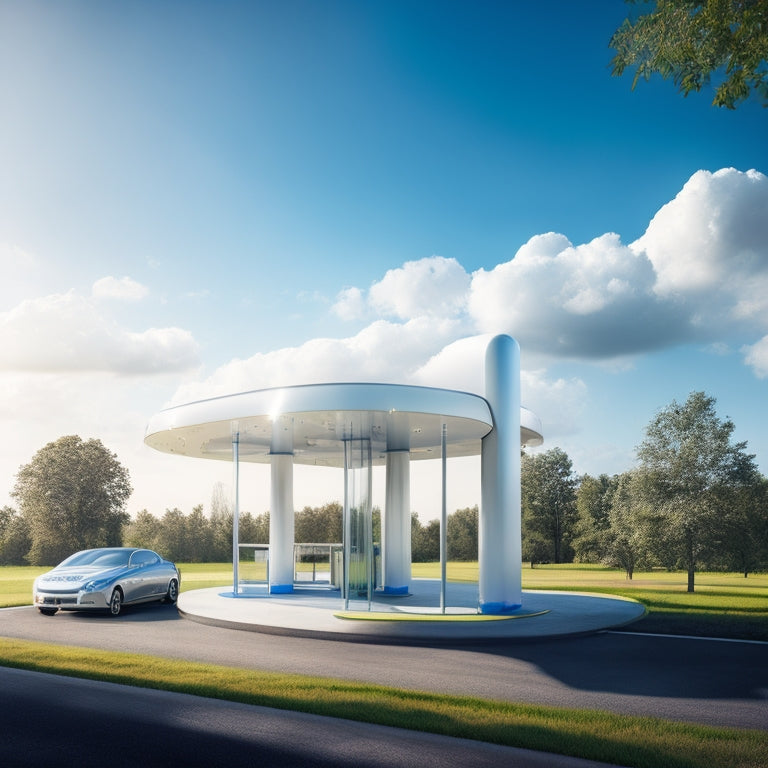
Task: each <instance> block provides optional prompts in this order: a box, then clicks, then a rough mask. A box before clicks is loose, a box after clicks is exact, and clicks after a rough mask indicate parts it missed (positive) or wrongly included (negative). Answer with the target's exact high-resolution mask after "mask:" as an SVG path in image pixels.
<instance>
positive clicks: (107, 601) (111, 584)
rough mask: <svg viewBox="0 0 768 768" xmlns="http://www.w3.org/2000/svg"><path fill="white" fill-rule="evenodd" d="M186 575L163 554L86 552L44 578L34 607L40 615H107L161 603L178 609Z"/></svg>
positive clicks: (107, 550) (34, 594)
mask: <svg viewBox="0 0 768 768" xmlns="http://www.w3.org/2000/svg"><path fill="white" fill-rule="evenodd" d="M180 583H181V574H180V573H179V569H178V568H177V567H176V566H175V565H174V563H171V562H169V561H168V560H163V558H162V557H160V555H158V554H157V552H153V551H152V550H150V549H139V548H134V547H107V548H103V549H86V550H83V551H82V552H76V553H75V554H74V555H70V557H68V558H67V559H66V560H64V561H63V562H62V563H59V565H57V566H56V567H55V568H54V569H53V570H52V571H48V572H47V573H44V574H42V575H41V576H38V577H37V578H36V579H35V583H34V585H33V587H32V601H33V603H34V604H35V605H36V606H37V608H38V610H39V611H40V613H42V614H45V615H46V616H52V615H53V614H54V613H56V611H58V610H62V611H86V610H107V611H109V612H110V613H111V614H112V615H113V616H117V615H118V614H119V613H120V611H121V609H122V607H123V606H124V605H135V604H136V603H147V602H150V601H153V600H161V601H165V602H169V603H175V602H176V600H177V598H178V596H179V584H180Z"/></svg>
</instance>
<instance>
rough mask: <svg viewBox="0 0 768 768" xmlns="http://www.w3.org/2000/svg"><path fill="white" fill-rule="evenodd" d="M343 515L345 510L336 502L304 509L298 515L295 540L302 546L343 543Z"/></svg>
mask: <svg viewBox="0 0 768 768" xmlns="http://www.w3.org/2000/svg"><path fill="white" fill-rule="evenodd" d="M343 515H344V510H343V508H342V506H341V504H339V503H338V502H336V501H333V502H331V503H329V504H324V505H323V506H322V507H304V509H302V510H301V511H300V512H297V513H296V521H295V527H294V536H295V540H296V541H297V542H299V543H302V544H303V543H307V544H311V543H328V544H332V543H336V542H339V541H341V539H342V525H343V520H342V518H343ZM375 540H376V537H375V535H374V541H375Z"/></svg>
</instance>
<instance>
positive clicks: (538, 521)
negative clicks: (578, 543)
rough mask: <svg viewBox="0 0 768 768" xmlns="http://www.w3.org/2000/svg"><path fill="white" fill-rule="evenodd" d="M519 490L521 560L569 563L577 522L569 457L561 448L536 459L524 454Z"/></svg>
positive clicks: (542, 454)
mask: <svg viewBox="0 0 768 768" xmlns="http://www.w3.org/2000/svg"><path fill="white" fill-rule="evenodd" d="M521 486H522V489H521V491H522V512H523V515H522V517H523V550H524V551H523V559H530V560H531V563H533V562H542V561H546V560H548V561H551V562H554V563H564V562H569V561H570V559H571V558H572V554H573V551H572V549H571V539H572V534H573V527H574V523H575V521H576V478H575V477H574V475H573V465H572V464H571V460H570V459H569V458H568V454H567V453H565V451H563V450H561V449H560V448H551V449H550V450H548V451H546V452H545V453H539V454H537V455H535V456H529V455H527V454H523V460H522V468H521ZM526 553H527V555H526Z"/></svg>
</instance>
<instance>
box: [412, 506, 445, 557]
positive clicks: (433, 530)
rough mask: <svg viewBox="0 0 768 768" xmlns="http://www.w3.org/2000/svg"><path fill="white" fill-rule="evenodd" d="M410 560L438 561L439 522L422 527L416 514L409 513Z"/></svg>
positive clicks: (434, 521) (430, 522)
mask: <svg viewBox="0 0 768 768" xmlns="http://www.w3.org/2000/svg"><path fill="white" fill-rule="evenodd" d="M411 560H412V561H413V562H414V563H433V562H437V561H439V560H440V521H439V520H430V521H429V522H428V523H427V524H426V525H422V524H421V521H420V520H419V516H418V515H417V514H416V512H412V513H411Z"/></svg>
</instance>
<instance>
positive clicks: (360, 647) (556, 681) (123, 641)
mask: <svg viewBox="0 0 768 768" xmlns="http://www.w3.org/2000/svg"><path fill="white" fill-rule="evenodd" d="M0 636H5V637H19V638H26V639H31V640H42V641H45V642H52V643H64V644H68V645H79V646H86V647H93V648H107V649H115V650H125V651H132V652H137V653H148V654H154V655H161V656H170V657H176V658H184V659H190V660H196V661H202V662H208V663H216V664H224V665H229V666H237V667H245V668H253V669H265V670H275V671H282V672H298V673H305V674H312V675H322V676H329V677H336V678H342V679H349V680H359V681H368V682H377V683H381V684H383V685H391V686H397V687H402V688H410V689H417V690H428V691H436V692H445V693H455V694H468V695H472V696H482V697H486V698H492V699H500V700H507V701H521V702H531V703H541V704H550V705H556V706H566V707H578V708H588V709H602V710H609V711H613V712H620V713H625V714H634V715H651V716H655V717H663V718H667V719H670V720H680V721H689V722H698V723H704V724H709V725H725V726H734V727H742V728H753V729H760V730H768V644H765V643H762V644H754V643H740V642H718V641H713V640H698V639H685V638H668V637H657V636H642V635H633V634H627V633H619V632H616V633H603V634H598V635H593V636H589V637H579V638H570V639H563V640H556V641H546V642H538V643H519V644H510V643H507V644H498V645H479V646H474V647H473V646H462V647H461V648H446V647H443V646H441V647H435V648H431V647H424V646H406V645H375V644H362V643H346V642H339V641H333V640H316V639H305V638H292V637H285V636H275V635H265V634H260V633H257V632H247V631H241V630H233V629H223V628H220V627H210V626H206V625H203V624H199V623H196V622H193V621H189V620H185V619H181V618H180V617H179V615H178V612H177V611H176V609H175V607H173V606H166V605H159V604H158V605H147V606H142V607H137V608H134V609H128V610H126V611H125V612H124V613H123V614H121V615H120V616H118V617H116V618H113V617H109V616H104V615H96V614H77V613H59V614H57V615H56V616H53V617H43V616H41V615H39V614H38V613H37V611H36V610H35V609H34V608H32V607H28V608H12V609H4V610H0Z"/></svg>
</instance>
